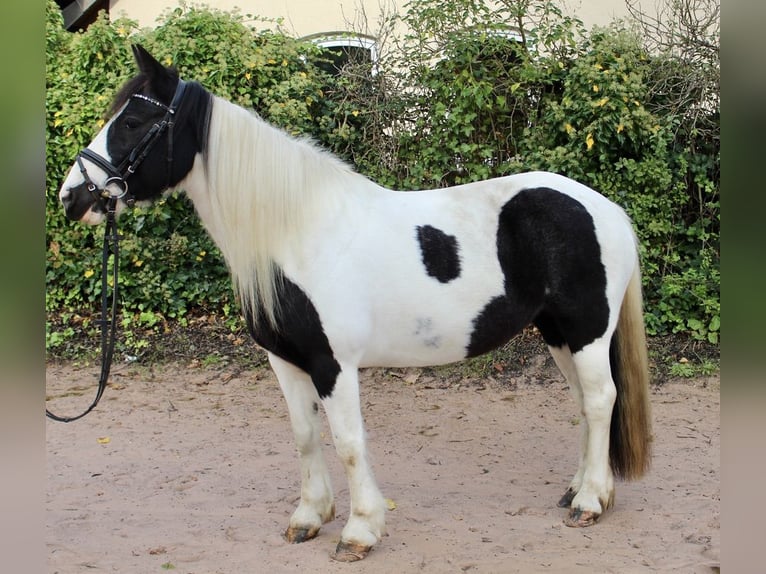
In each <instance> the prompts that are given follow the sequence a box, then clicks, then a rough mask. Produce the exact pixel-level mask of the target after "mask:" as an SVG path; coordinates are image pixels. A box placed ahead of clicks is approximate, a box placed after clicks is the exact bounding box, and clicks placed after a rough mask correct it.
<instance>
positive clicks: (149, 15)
mask: <svg viewBox="0 0 766 574" xmlns="http://www.w3.org/2000/svg"><path fill="white" fill-rule="evenodd" d="M203 3H204V4H206V5H208V6H211V7H215V8H221V9H223V10H231V9H233V8H235V7H238V8H239V9H240V12H241V13H242V14H255V15H258V16H264V17H267V18H283V19H284V24H283V26H284V28H285V29H286V30H287V31H289V32H290V33H292V34H294V35H295V36H296V37H303V36H308V35H311V34H317V33H322V32H332V31H337V30H354V31H360V32H367V33H368V34H372V35H374V34H375V30H376V29H377V25H376V23H377V19H378V15H379V14H380V5H381V4H383V5H385V1H384V0H205V1H204V2H203ZM644 3H646V2H644ZM397 4H398V5H400V6H401V5H402V4H404V0H399V1H398V2H397ZM177 5H178V0H111V2H110V13H111V15H112V18H115V17H119V16H120V15H125V16H127V17H129V18H131V19H134V20H137V21H138V22H139V25H140V26H149V27H151V26H154V25H155V24H156V20H157V18H158V17H159V16H160V15H161V14H162V13H163V12H164V11H165V10H167V9H168V8H172V7H175V6H177ZM390 5H391V4H389V6H390ZM560 5H561V6H562V7H563V8H564V9H565V10H567V11H568V12H569V13H570V14H572V15H575V16H577V17H578V18H580V19H581V20H582V21H583V22H584V23H585V25H586V27H588V28H590V27H592V26H593V25H605V24H608V23H609V22H610V21H611V20H612V19H613V18H615V17H622V16H625V15H627V10H626V8H625V3H624V0H561V1H560ZM362 13H364V14H366V17H367V21H368V22H369V28H370V29H369V30H363V29H360V28H359V25H358V23H359V22H363V21H364V18H360V16H361V15H362ZM350 22H351V23H355V25H353V26H352V25H350V24H349V23H350Z"/></svg>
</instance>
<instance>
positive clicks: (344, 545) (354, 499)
mask: <svg viewBox="0 0 766 574" xmlns="http://www.w3.org/2000/svg"><path fill="white" fill-rule="evenodd" d="M323 404H324V407H325V412H326V413H327V419H328V420H329V422H330V427H331V429H332V435H333V440H334V441H335V450H336V451H337V453H338V456H339V457H340V459H341V462H342V463H343V466H344V468H345V470H346V477H347V478H348V485H349V494H350V498H351V511H350V513H349V518H348V522H347V523H346V526H345V527H344V528H343V532H342V534H341V539H340V542H339V543H338V547H337V549H336V551H335V554H334V555H333V558H335V559H336V560H339V561H342V562H352V561H355V560H361V559H362V558H364V557H365V556H366V555H367V553H368V552H369V551H370V549H371V548H372V546H373V545H374V544H375V543H376V542H378V540H380V537H381V536H382V535H383V533H384V531H385V520H386V517H385V501H384V499H383V496H382V495H381V494H380V491H379V490H378V486H377V484H376V482H375V478H374V477H373V474H372V470H371V468H370V465H369V462H368V460H367V447H366V444H365V432H364V422H363V420H362V412H361V408H360V404H359V379H358V373H357V370H356V368H348V367H344V368H343V369H342V370H341V373H340V374H339V375H338V377H337V379H336V382H335V387H334V389H333V392H332V394H331V395H330V396H329V397H326V398H324V399H323Z"/></svg>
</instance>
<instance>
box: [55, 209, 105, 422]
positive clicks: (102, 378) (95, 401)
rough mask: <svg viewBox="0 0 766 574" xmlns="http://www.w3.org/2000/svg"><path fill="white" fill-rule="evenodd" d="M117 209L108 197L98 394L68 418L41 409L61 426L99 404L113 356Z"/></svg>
mask: <svg viewBox="0 0 766 574" xmlns="http://www.w3.org/2000/svg"><path fill="white" fill-rule="evenodd" d="M116 207H117V197H116V196H112V197H110V199H109V203H108V206H107V212H106V227H105V228H104V249H103V256H102V259H101V319H99V320H98V321H97V323H98V324H99V325H101V375H100V376H99V379H98V390H97V391H96V398H95V399H93V402H92V403H91V405H90V406H89V407H88V408H87V409H86V410H85V412H83V413H81V414H79V415H76V416H72V417H63V416H59V415H57V414H54V413H52V412H51V411H49V410H48V409H47V408H46V409H45V416H47V417H48V418H50V419H53V420H54V421H59V422H62V423H69V422H72V421H76V420H77V419H80V418H82V417H84V416H85V415H87V414H88V413H89V412H90V411H92V410H93V409H94V408H95V407H96V405H97V404H98V401H100V400H101V395H103V394H104V389H106V382H107V379H108V378H109V370H110V368H111V365H112V356H113V354H114V342H115V339H116V329H117V268H118V262H119V245H118V238H119V234H118V233H117V217H116V214H115V209H116ZM110 253H111V254H112V256H113V264H112V310H111V314H110V315H108V316H107V313H109V295H108V293H107V291H108V286H109V281H108V278H109V272H108V270H107V264H108V262H109V254H110Z"/></svg>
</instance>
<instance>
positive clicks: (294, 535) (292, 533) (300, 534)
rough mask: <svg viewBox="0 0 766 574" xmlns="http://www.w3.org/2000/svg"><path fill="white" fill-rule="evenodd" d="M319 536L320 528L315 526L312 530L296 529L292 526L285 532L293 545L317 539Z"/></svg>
mask: <svg viewBox="0 0 766 574" xmlns="http://www.w3.org/2000/svg"><path fill="white" fill-rule="evenodd" d="M317 534H319V527H318V526H314V527H312V528H296V527H293V526H290V527H289V528H288V529H287V530H286V531H285V538H286V539H287V541H288V542H289V543H291V544H299V543H301V542H306V541H307V540H311V539H312V538H316V535H317Z"/></svg>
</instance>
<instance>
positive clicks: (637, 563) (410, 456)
mask: <svg viewBox="0 0 766 574" xmlns="http://www.w3.org/2000/svg"><path fill="white" fill-rule="evenodd" d="M96 373H97V370H96V369H93V368H78V367H77V366H76V365H73V364H71V363H69V364H51V365H49V367H48V369H47V393H48V396H49V402H48V406H49V407H50V408H51V409H52V410H54V411H56V412H61V413H63V414H73V413H74V412H76V411H77V409H81V408H82V407H83V406H84V405H85V402H86V400H89V399H90V398H91V396H92V392H93V390H94V386H93V385H94V382H95V380H96ZM110 381H111V383H110V386H109V388H108V389H107V391H106V393H105V396H104V399H103V400H102V402H101V404H100V405H99V406H98V408H97V409H96V410H95V411H94V412H92V413H91V414H90V415H88V416H87V417H85V418H84V419H82V420H80V421H77V422H73V423H70V424H62V423H56V422H52V421H48V422H47V423H46V424H47V441H46V442H47V492H46V546H47V553H48V558H47V559H48V572H49V573H59V574H69V573H80V572H125V573H130V574H134V573H150V572H161V571H164V570H172V571H176V572H180V573H184V574H187V573H188V574H213V573H226V574H230V573H233V572H246V573H260V572H267V573H269V574H280V573H283V572H323V573H324V572H326V573H334V572H344V573H349V572H355V573H360V574H364V573H367V574H377V573H380V574H391V573H399V572H401V573H409V572H428V573H438V574H441V573H448V572H458V573H460V572H471V573H474V572H477V573H506V572H522V573H527V572H573V573H578V572H582V573H585V572H587V573H591V572H619V573H621V574H622V573H630V572H692V573H697V572H716V571H718V570H719V552H720V492H721V490H720V409H719V407H720V401H719V391H720V380H719V377H718V376H714V377H706V378H698V379H688V380H682V381H669V382H666V383H664V384H663V385H661V386H659V387H656V388H655V389H654V390H653V393H652V403H653V415H654V435H655V440H654V445H655V446H654V448H655V454H654V459H653V467H652V470H651V471H650V473H649V474H648V476H646V477H645V478H643V479H642V480H640V481H638V482H631V483H621V482H619V483H617V498H616V505H615V507H614V508H613V509H612V510H610V511H608V512H607V513H606V514H605V515H604V516H603V517H602V519H601V520H600V522H599V523H598V524H597V525H595V526H593V527H591V528H586V529H571V528H567V527H566V526H564V524H563V523H562V521H563V519H564V517H565V515H566V511H565V510H563V509H560V508H558V507H557V506H556V502H557V501H558V499H559V497H560V496H561V495H562V494H563V493H564V490H565V489H566V487H567V485H568V483H569V480H570V479H571V476H572V474H573V473H574V471H575V469H576V464H577V456H578V454H577V449H578V440H579V439H578V434H579V430H578V428H577V425H578V423H579V420H578V416H577V412H576V409H575V407H574V402H573V401H572V399H571V398H570V396H569V392H568V390H567V388H566V385H565V383H564V381H563V379H562V378H561V377H560V376H559V375H558V374H557V373H556V372H555V371H552V370H551V369H550V368H548V367H545V366H544V365H543V364H542V363H538V364H537V368H535V366H534V365H532V366H531V368H530V369H528V370H527V371H526V372H525V373H524V374H523V375H521V376H512V377H504V378H502V380H501V379H500V378H489V379H484V380H458V381H455V380H448V381H445V380H443V379H440V378H439V377H438V376H433V375H432V374H428V372H427V371H426V372H424V371H418V370H411V371H410V370H398V371H389V370H383V369H376V370H368V371H365V372H364V373H363V375H362V405H363V411H364V416H365V420H366V423H367V430H368V436H369V447H370V455H371V460H372V463H373V467H374V469H375V472H376V476H377V479H378V482H379V485H380V487H381V490H382V491H383V493H384V495H385V496H386V497H388V498H389V499H390V501H391V503H390V507H391V509H390V510H389V511H388V514H387V527H388V535H387V536H385V537H384V538H383V540H382V541H381V542H380V543H379V544H378V545H377V546H376V547H375V549H374V550H373V551H372V552H371V553H370V555H369V556H368V557H367V559H365V560H364V561H362V562H358V563H354V564H340V563H336V562H334V561H332V560H331V559H330V554H331V552H332V551H333V550H334V548H335V545H336V544H337V542H338V539H339V537H340V532H341V529H342V527H343V524H344V522H345V519H346V517H347V515H348V488H347V486H346V484H345V479H344V478H343V471H342V468H341V466H340V463H339V462H338V460H337V458H336V457H335V456H334V452H333V450H332V445H331V440H330V434H329V431H328V430H326V432H325V451H326V452H325V453H326V455H327V458H328V462H329V465H330V470H331V473H332V475H333V486H334V488H335V492H336V506H337V514H338V516H337V518H336V519H335V521H333V522H331V523H329V524H326V525H325V526H324V527H323V528H322V531H321V532H320V534H319V536H318V537H317V538H316V539H315V540H312V541H310V542H307V543H304V544H300V545H290V544H287V543H286V542H285V541H284V539H283V538H282V532H283V531H284V529H285V527H286V526H287V522H288V518H289V516H290V514H291V513H292V511H293V509H294V507H295V505H296V504H297V501H298V496H299V490H300V486H299V473H298V458H297V454H296V451H295V447H294V445H293V440H292V434H291V430H290V424H289V421H288V417H287V409H286V406H285V403H284V400H283V399H282V396H281V394H280V391H279V388H278V386H277V384H276V381H275V379H274V377H273V375H272V374H271V373H270V371H268V370H266V369H260V368H254V369H242V368H238V367H236V366H231V365H228V366H227V365H225V364H224V365H203V364H200V362H199V361H191V362H189V361H184V362H180V363H179V362H176V363H170V364H163V365H162V366H156V367H154V368H152V367H147V366H135V365H133V366H126V365H120V366H116V367H115V368H114V369H113V372H112V376H111V379H110Z"/></svg>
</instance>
